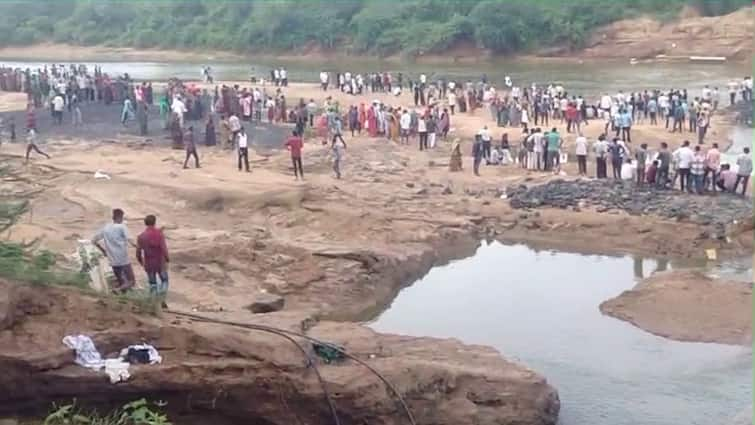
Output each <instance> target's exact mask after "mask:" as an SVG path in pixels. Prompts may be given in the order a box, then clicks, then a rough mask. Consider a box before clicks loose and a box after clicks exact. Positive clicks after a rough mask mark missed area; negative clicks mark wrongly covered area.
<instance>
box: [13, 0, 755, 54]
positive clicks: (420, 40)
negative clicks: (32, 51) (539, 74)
mask: <svg viewBox="0 0 755 425" xmlns="http://www.w3.org/2000/svg"><path fill="white" fill-rule="evenodd" d="M748 4H751V1H750V0H569V1H558V0H400V1H399V0H299V1H294V0H288V1H279V0H247V1H242V0H166V1H147V0H144V1H123V0H120V1H111V0H26V1H3V2H0V45H28V44H33V43H39V42H59V43H70V44H78V45H106V46H132V47H158V48H186V49H201V48H216V49H222V50H233V51H240V52H248V51H260V50H265V51H282V50H296V49H301V48H304V47H311V46H318V47H322V48H326V49H339V50H341V51H342V52H343V53H349V54H378V55H388V54H396V53H400V54H407V55H414V54H418V53H438V52H442V51H443V50H444V49H446V48H448V47H449V46H453V45H455V44H457V43H460V42H465V43H473V44H474V45H476V46H479V47H482V48H487V49H491V50H493V51H495V52H499V53H510V52H522V51H527V50H531V49H536V48H540V47H544V46H567V47H574V48H578V47H580V45H582V44H583V43H584V42H585V41H586V40H587V38H588V36H589V34H590V32H591V31H592V30H593V29H595V28H596V27H598V26H600V25H604V24H608V23H611V22H613V21H616V20H619V19H626V18H631V17H635V16H639V15H643V14H646V15H651V16H654V17H657V18H658V19H674V18H675V17H676V16H677V15H678V14H679V11H680V10H681V9H682V7H683V6H685V5H691V6H693V7H695V8H696V9H697V10H698V11H699V12H700V13H701V14H703V15H710V16H713V15H721V14H725V13H729V12H731V11H734V10H736V9H738V8H740V7H742V6H745V5H748Z"/></svg>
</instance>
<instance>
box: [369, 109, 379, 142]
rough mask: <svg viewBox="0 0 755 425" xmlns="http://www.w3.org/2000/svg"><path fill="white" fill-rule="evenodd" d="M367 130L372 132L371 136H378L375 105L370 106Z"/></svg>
mask: <svg viewBox="0 0 755 425" xmlns="http://www.w3.org/2000/svg"><path fill="white" fill-rule="evenodd" d="M367 126H368V128H367V131H368V132H369V133H370V137H377V131H378V128H377V117H376V116H375V107H374V106H370V109H368V110H367Z"/></svg>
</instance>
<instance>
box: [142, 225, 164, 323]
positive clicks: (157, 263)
mask: <svg viewBox="0 0 755 425" xmlns="http://www.w3.org/2000/svg"><path fill="white" fill-rule="evenodd" d="M156 223H157V218H155V216H154V215H148V216H147V217H145V218H144V225H145V226H146V229H144V232H142V233H141V234H140V235H139V237H138V238H137V239H136V260H137V261H138V262H139V264H140V265H141V266H142V267H144V271H145V272H146V273H147V280H148V281H149V292H150V294H152V296H156V297H160V298H162V306H163V308H167V305H166V304H165V295H166V294H167V292H168V262H169V261H170V260H169V258H168V246H167V244H166V243H165V235H163V232H162V230H161V229H158V228H156V227H155V224H156ZM158 278H159V280H160V282H159V284H158Z"/></svg>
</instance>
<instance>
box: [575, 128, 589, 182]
mask: <svg viewBox="0 0 755 425" xmlns="http://www.w3.org/2000/svg"><path fill="white" fill-rule="evenodd" d="M574 153H575V154H576V155H577V165H578V168H579V175H580V176H586V175H587V138H586V137H585V136H583V135H582V133H579V136H577V139H576V140H575V141H574Z"/></svg>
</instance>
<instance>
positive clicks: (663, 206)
mask: <svg viewBox="0 0 755 425" xmlns="http://www.w3.org/2000/svg"><path fill="white" fill-rule="evenodd" d="M506 196H507V198H508V199H509V202H510V203H511V206H512V207H513V208H542V207H551V208H562V209H566V208H574V209H579V208H584V207H594V208H595V209H596V211H598V212H607V211H624V212H626V213H629V214H631V215H656V216H660V217H665V218H670V219H677V220H688V221H691V222H693V223H698V224H700V225H703V226H712V227H714V228H720V227H723V228H725V227H726V226H728V225H730V224H732V223H733V222H735V221H744V220H750V219H751V217H752V204H751V202H750V201H749V200H748V199H743V198H739V197H737V196H734V195H730V194H719V196H715V197H713V196H696V195H689V194H686V193H682V192H679V191H674V190H658V189H655V188H653V187H641V188H637V187H634V186H629V185H624V184H622V183H621V182H618V181H615V180H583V179H578V180H573V181H566V180H563V179H557V180H553V181H550V182H548V183H545V184H542V185H538V186H531V187H527V186H525V185H518V186H511V187H508V188H507V189H506Z"/></svg>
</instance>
